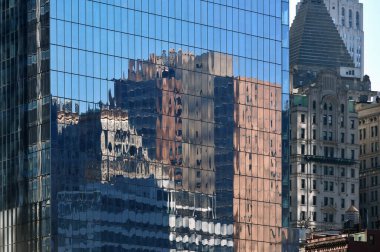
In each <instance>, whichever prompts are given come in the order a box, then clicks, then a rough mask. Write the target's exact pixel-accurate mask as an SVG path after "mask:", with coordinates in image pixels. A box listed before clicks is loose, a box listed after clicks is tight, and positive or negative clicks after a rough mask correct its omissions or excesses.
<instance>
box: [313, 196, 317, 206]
mask: <svg viewBox="0 0 380 252" xmlns="http://www.w3.org/2000/svg"><path fill="white" fill-rule="evenodd" d="M313 205H314V206H316V205H317V196H313Z"/></svg>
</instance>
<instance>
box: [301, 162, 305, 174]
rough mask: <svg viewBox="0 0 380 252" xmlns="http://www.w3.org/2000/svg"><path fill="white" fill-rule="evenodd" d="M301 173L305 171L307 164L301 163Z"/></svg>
mask: <svg viewBox="0 0 380 252" xmlns="http://www.w3.org/2000/svg"><path fill="white" fill-rule="evenodd" d="M301 173H305V164H301Z"/></svg>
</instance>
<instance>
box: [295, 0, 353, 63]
mask: <svg viewBox="0 0 380 252" xmlns="http://www.w3.org/2000/svg"><path fill="white" fill-rule="evenodd" d="M290 65H306V66H317V67H326V68H337V67H341V66H346V67H354V63H353V61H352V59H351V56H350V55H349V53H348V51H347V48H346V46H345V44H344V42H343V40H342V38H341V37H340V35H339V32H338V30H337V29H336V27H335V24H334V22H333V20H332V18H331V17H330V14H329V13H328V11H327V8H326V6H325V4H324V2H323V0H304V1H303V3H301V6H300V8H299V10H298V13H297V15H296V17H295V19H294V21H293V24H292V26H291V28H290Z"/></svg>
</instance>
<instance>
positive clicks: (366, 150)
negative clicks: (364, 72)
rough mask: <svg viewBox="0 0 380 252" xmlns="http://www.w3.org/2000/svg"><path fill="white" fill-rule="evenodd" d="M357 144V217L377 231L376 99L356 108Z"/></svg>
mask: <svg viewBox="0 0 380 252" xmlns="http://www.w3.org/2000/svg"><path fill="white" fill-rule="evenodd" d="M356 108H357V111H358V114H359V144H360V153H359V159H360V183H359V186H360V189H359V190H360V209H359V210H360V215H361V220H362V225H363V226H364V227H367V228H369V229H379V228H380V221H379V214H380V212H379V211H380V205H379V202H380V195H379V193H380V191H379V189H380V184H379V182H380V181H379V180H380V171H379V168H378V167H379V153H380V149H379V140H380V136H379V128H380V124H379V120H380V103H379V98H377V99H376V101H374V102H372V103H360V104H358V105H357V107H356Z"/></svg>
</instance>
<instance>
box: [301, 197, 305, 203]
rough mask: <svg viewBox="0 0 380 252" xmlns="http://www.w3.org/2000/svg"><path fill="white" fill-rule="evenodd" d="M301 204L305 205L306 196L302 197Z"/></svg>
mask: <svg viewBox="0 0 380 252" xmlns="http://www.w3.org/2000/svg"><path fill="white" fill-rule="evenodd" d="M301 204H302V205H305V195H301Z"/></svg>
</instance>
